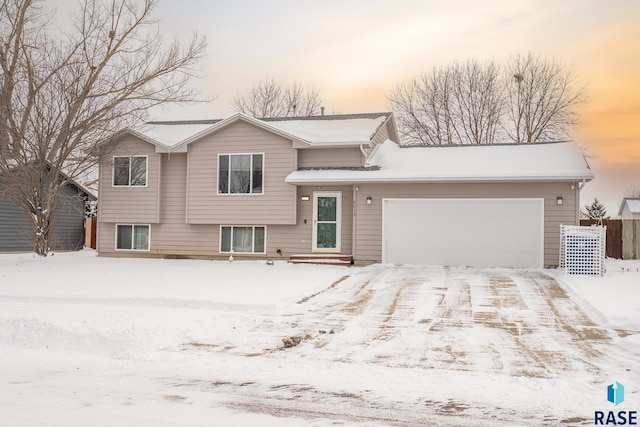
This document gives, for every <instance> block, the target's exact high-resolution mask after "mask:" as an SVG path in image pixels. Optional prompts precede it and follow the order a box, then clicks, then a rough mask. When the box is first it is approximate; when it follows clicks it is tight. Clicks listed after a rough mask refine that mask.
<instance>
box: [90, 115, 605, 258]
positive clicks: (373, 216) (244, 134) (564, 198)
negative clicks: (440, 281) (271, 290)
mask: <svg viewBox="0 0 640 427" xmlns="http://www.w3.org/2000/svg"><path fill="white" fill-rule="evenodd" d="M112 140H113V141H117V142H118V145H117V146H116V148H115V151H114V153H113V156H110V158H109V159H106V160H105V161H104V162H103V163H102V164H101V166H100V188H99V197H100V199H99V203H98V206H99V208H98V209H99V211H98V218H99V223H98V251H99V252H100V254H101V255H110V256H122V255H124V256H132V255H137V256H195V257H211V258H217V257H229V255H231V254H233V255H234V257H238V256H242V257H248V258H252V257H255V258H280V257H282V258H284V259H288V258H289V257H291V256H292V255H296V254H321V255H322V256H331V255H334V254H342V255H348V256H353V259H354V260H355V261H356V262H358V263H370V262H393V263H420V264H443V265H470V266H508V267H542V266H547V265H557V264H558V255H559V240H560V234H559V232H560V224H578V223H579V192H580V189H581V187H582V185H584V183H585V182H586V181H589V180H591V179H592V178H593V173H592V171H591V170H590V169H589V166H588V165H587V163H586V161H585V159H584V156H583V154H582V152H581V150H580V149H579V147H578V146H577V145H576V143H575V142H558V143H547V144H531V145H526V144H521V145H509V144H505V145H494V146H439V147H414V148H401V147H400V146H399V145H398V144H397V142H398V141H399V137H398V132H397V129H396V124H395V120H394V116H393V114H391V113H378V114H354V115H333V116H314V117H304V118H281V119H261V120H259V119H255V118H252V117H249V116H246V115H243V114H237V115H234V116H233V117H230V118H227V119H225V120H212V121H188V122H151V123H148V124H147V125H145V126H144V127H142V128H140V129H136V130H127V131H123V132H121V133H119V134H118V135H116V136H114V138H113V139H112Z"/></svg>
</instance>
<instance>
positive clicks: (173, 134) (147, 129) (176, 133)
mask: <svg viewBox="0 0 640 427" xmlns="http://www.w3.org/2000/svg"><path fill="white" fill-rule="evenodd" d="M219 121H220V120H202V121H186V122H147V123H145V124H143V125H142V126H140V127H139V128H136V129H135V131H136V132H138V133H140V134H141V135H143V136H144V137H146V138H147V139H149V140H151V141H154V142H157V143H160V144H161V145H164V146H165V147H168V148H171V147H173V146H175V145H178V144H179V143H181V142H182V141H184V140H186V139H188V138H191V137H193V136H194V135H197V134H199V133H201V132H204V131H206V130H207V129H209V128H210V127H212V126H213V125H214V124H215V123H218V122H219Z"/></svg>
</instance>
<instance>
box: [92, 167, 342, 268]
mask: <svg viewBox="0 0 640 427" xmlns="http://www.w3.org/2000/svg"><path fill="white" fill-rule="evenodd" d="M174 156H175V157H178V156H176V155H175V154H172V155H171V160H170V162H169V164H167V165H164V170H165V173H166V174H167V175H166V180H172V179H175V180H176V181H179V180H180V178H179V173H178V170H179V169H180V166H179V165H178V167H175V168H174V167H172V166H173V165H172V163H173V160H174ZM177 163H179V162H176V164H177ZM163 182H164V178H163ZM182 182H183V183H185V184H186V182H185V181H184V180H182ZM314 191H340V192H342V230H341V232H342V241H341V253H343V254H351V250H352V247H351V239H352V230H353V229H352V223H353V215H352V212H353V209H352V189H351V187H349V186H346V187H304V188H300V189H299V192H298V197H297V198H296V199H297V200H298V206H299V207H298V209H297V225H266V224H264V223H255V224H251V225H266V243H265V245H266V254H256V255H238V254H236V257H239V258H243V257H244V258H251V257H254V258H259V259H263V258H276V259H278V258H280V255H279V254H278V253H277V252H276V251H277V250H278V249H280V250H281V253H282V257H283V259H288V257H289V256H290V255H292V254H298V253H305V254H306V253H311V250H312V247H313V245H312V241H311V240H312V228H311V227H312V224H313V192H314ZM183 194H184V193H183ZM303 195H305V196H309V197H310V200H309V201H301V200H300V196H303ZM182 199H184V195H183V196H182ZM180 203H181V196H180V193H179V192H177V191H176V192H175V193H174V195H173V196H166V197H163V200H162V206H163V215H162V218H163V222H162V223H161V224H152V225H151V230H150V234H151V243H150V250H149V252H124V251H117V252H116V251H115V249H114V248H115V224H113V223H101V224H100V239H99V242H98V250H99V252H100V253H101V255H114V254H125V253H126V254H129V255H134V256H145V255H154V256H158V255H162V256H171V255H181V256H200V257H226V256H228V254H221V253H220V252H219V245H220V241H219V239H220V225H219V224H185V223H184V209H183V210H182V212H183V213H182V216H181V214H180V209H179V207H180ZM305 220H307V223H306V224H305V223H304V221H305ZM224 225H237V224H236V223H234V222H230V223H225V224H224Z"/></svg>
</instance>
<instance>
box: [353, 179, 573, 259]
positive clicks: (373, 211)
mask: <svg viewBox="0 0 640 427" xmlns="http://www.w3.org/2000/svg"><path fill="white" fill-rule="evenodd" d="M358 186H359V188H360V191H358V192H357V218H356V225H355V227H356V236H357V241H356V245H355V246H356V248H355V254H354V255H355V258H356V260H358V261H373V262H380V261H381V259H382V199H383V198H403V197H406V198H543V199H544V217H545V223H544V264H545V266H551V265H557V264H558V257H559V250H560V224H578V217H577V211H578V203H577V190H576V188H577V185H574V189H571V183H569V182H557V183H525V182H522V183H451V184H359V185H358ZM367 196H371V197H372V198H373V203H372V204H371V205H367V204H366V197H367ZM558 196H562V197H563V204H562V205H557V204H556V197H558ZM425 221H428V218H425Z"/></svg>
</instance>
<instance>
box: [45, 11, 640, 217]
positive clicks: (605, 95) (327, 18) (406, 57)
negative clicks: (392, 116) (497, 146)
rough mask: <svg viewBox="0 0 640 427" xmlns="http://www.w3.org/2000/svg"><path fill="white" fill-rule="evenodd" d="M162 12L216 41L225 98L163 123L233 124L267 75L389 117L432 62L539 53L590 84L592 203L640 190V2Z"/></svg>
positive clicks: (213, 84) (211, 62)
mask: <svg viewBox="0 0 640 427" xmlns="http://www.w3.org/2000/svg"><path fill="white" fill-rule="evenodd" d="M47 3H51V4H58V5H60V6H61V7H64V8H70V7H71V6H70V5H75V4H76V1H75V0H55V1H51V2H47ZM156 16H157V18H158V21H159V24H160V26H161V29H162V33H163V34H165V36H166V39H167V41H168V40H170V39H171V37H173V36H174V35H175V36H177V37H179V38H182V37H184V38H189V37H190V36H191V34H192V32H193V31H194V30H198V31H199V32H200V33H202V34H204V35H206V36H207V38H208V42H209V54H208V57H207V60H206V61H205V63H204V64H203V70H202V75H203V78H202V79H201V80H199V81H197V82H196V86H197V87H198V88H199V89H201V90H202V92H203V94H205V95H208V96H215V97H216V99H215V100H214V101H213V102H211V103H210V104H206V105H199V106H196V107H193V108H190V109H180V110H178V109H175V108H172V109H164V110H160V111H158V112H157V113H156V117H157V118H161V119H198V118H212V117H215V118H221V117H227V116H229V115H230V114H232V113H233V111H232V109H231V108H230V105H229V103H230V101H231V100H232V98H233V96H234V95H235V94H236V93H238V92H241V91H244V90H246V89H248V88H249V87H250V86H251V84H252V83H254V82H256V81H258V80H260V79H262V78H264V77H267V76H269V77H273V78H274V79H276V80H278V81H280V82H281V83H282V84H284V85H288V84H291V83H292V82H293V81H294V80H296V81H298V82H299V83H303V84H305V85H310V86H314V87H316V88H317V89H318V90H319V92H320V95H321V97H322V99H323V103H324V106H325V107H326V111H327V113H355V112H372V111H387V110H389V106H388V103H387V96H388V95H389V93H390V92H392V91H393V89H394V88H395V87H396V86H397V85H398V84H399V83H401V82H403V81H406V80H407V79H409V78H411V77H413V76H417V75H419V73H420V72H422V71H426V70H429V69H430V67H433V66H438V65H443V64H447V63H450V62H452V61H464V60H467V59H479V60H491V59H493V60H496V61H498V62H501V61H504V60H506V59H507V58H508V57H509V56H512V55H514V54H526V53H529V52H533V53H536V54H540V55H542V56H545V57H549V58H555V59H557V60H560V61H561V62H563V63H564V64H566V65H567V66H568V67H569V68H571V70H572V71H573V73H574V74H575V76H576V77H577V78H578V81H579V83H581V84H586V85H587V89H588V93H589V101H588V103H587V104H585V105H584V107H583V110H582V124H581V125H580V126H579V128H577V129H576V130H575V134H574V137H575V139H576V140H578V141H580V142H581V143H583V145H584V146H585V147H587V149H588V153H589V155H590V160H589V162H590V164H591V166H592V168H593V169H594V172H595V176H596V178H595V180H594V181H593V182H591V183H588V184H587V185H586V186H585V188H584V189H583V191H582V200H581V204H582V205H584V204H586V203H590V202H591V201H592V200H593V198H594V197H598V198H599V199H600V200H602V201H603V202H605V205H606V207H607V210H608V213H609V214H613V215H614V216H615V214H617V209H618V204H619V203H620V201H621V199H622V195H623V193H624V192H625V189H627V188H630V187H632V186H634V185H635V186H640V24H639V23H640V1H638V0H615V1H610V0H587V1H585V0H563V1H558V0H523V1H513V0H492V1H476V0H452V1H440V0H438V1H434V0H350V1H341V0H322V1H320V0H304V1H300V0H270V1H260V0H234V1H229V2H218V1H214V2H212V1H209V0H181V1H175V0H159V1H158V8H157V13H156Z"/></svg>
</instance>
